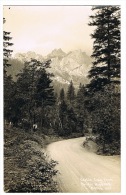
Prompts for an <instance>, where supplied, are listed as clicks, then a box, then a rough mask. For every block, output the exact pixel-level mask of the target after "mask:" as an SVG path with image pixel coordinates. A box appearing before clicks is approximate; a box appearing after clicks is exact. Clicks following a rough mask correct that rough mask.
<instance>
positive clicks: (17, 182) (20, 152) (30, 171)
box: [4, 128, 57, 192]
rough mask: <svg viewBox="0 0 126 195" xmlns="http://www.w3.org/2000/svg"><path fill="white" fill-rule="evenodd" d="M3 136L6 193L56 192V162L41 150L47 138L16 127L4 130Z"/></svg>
mask: <svg viewBox="0 0 126 195" xmlns="http://www.w3.org/2000/svg"><path fill="white" fill-rule="evenodd" d="M4 136H5V148H4V158H5V159H4V165H5V166H4V168H5V174H4V185H5V187H4V190H5V192H57V183H56V182H55V180H54V178H53V177H54V176H55V175H56V174H57V170H56V169H55V166H56V164H57V162H55V161H53V160H49V159H48V158H47V156H46V155H45V154H44V152H43V150H42V147H44V146H45V142H46V137H44V138H43V135H37V134H33V135H30V134H29V133H26V132H25V131H24V130H23V129H16V128H15V129H5V134H4Z"/></svg>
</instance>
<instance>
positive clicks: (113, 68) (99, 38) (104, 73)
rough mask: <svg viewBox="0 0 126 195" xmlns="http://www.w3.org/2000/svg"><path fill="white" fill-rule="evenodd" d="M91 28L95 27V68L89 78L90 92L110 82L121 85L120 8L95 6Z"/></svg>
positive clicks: (90, 23)
mask: <svg viewBox="0 0 126 195" xmlns="http://www.w3.org/2000/svg"><path fill="white" fill-rule="evenodd" d="M92 10H93V11H95V14H94V15H92V16H90V19H91V22H89V25H90V26H95V27H96V28H95V30H94V33H92V34H91V38H93V39H95V40H94V44H93V54H92V58H93V60H94V61H93V66H92V68H91V70H90V71H89V75H88V77H89V78H91V81H90V83H89V85H88V88H89V90H92V91H95V90H96V91H97V90H100V89H101V88H103V87H104V86H105V85H107V84H108V83H110V82H114V83H115V82H116V83H119V78H120V7H119V6H94V7H93V8H92Z"/></svg>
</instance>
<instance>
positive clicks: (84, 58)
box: [8, 49, 91, 88]
mask: <svg viewBox="0 0 126 195" xmlns="http://www.w3.org/2000/svg"><path fill="white" fill-rule="evenodd" d="M31 58H35V59H37V60H40V61H44V60H47V59H51V68H50V69H49V72H51V73H53V74H54V78H53V83H54V87H55V88H61V87H65V88H66V87H67V86H68V84H69V83H70V81H71V80H72V81H73V83H74V86H75V88H77V87H78V86H79V84H80V83H82V84H86V83H88V79H87V73H88V71H89V69H90V67H91V58H90V57H89V56H88V55H87V54H86V53H85V52H83V51H81V50H74V51H70V52H69V53H65V52H63V51H62V49H54V50H53V51H52V52H51V53H50V54H48V55H47V56H42V55H40V54H36V53H35V52H31V51H29V52H27V53H17V54H16V55H15V56H14V58H13V59H11V60H10V63H11V64H12V66H11V67H9V68H8V74H11V75H12V77H13V78H14V80H16V77H15V75H16V74H17V73H18V72H20V71H21V70H22V69H23V67H24V62H25V61H29V60H30V59H31Z"/></svg>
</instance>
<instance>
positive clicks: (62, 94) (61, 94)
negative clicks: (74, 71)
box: [60, 88, 65, 101]
mask: <svg viewBox="0 0 126 195" xmlns="http://www.w3.org/2000/svg"><path fill="white" fill-rule="evenodd" d="M64 98H65V93H64V89H63V88H62V89H61V90H60V100H61V101H63V100H64Z"/></svg>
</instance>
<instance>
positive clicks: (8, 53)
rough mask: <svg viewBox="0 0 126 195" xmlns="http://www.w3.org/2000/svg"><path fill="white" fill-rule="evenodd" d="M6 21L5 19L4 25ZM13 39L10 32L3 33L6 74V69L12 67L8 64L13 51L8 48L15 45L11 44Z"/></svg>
mask: <svg viewBox="0 0 126 195" xmlns="http://www.w3.org/2000/svg"><path fill="white" fill-rule="evenodd" d="M5 22H6V20H5V18H3V23H5ZM11 39H12V37H10V32H6V31H3V64H4V73H5V72H6V68H7V67H8V66H10V64H9V63H8V60H9V58H10V57H11V53H12V52H13V50H10V49H9V48H8V47H10V46H12V45H13V43H11V42H10V40H11Z"/></svg>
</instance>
